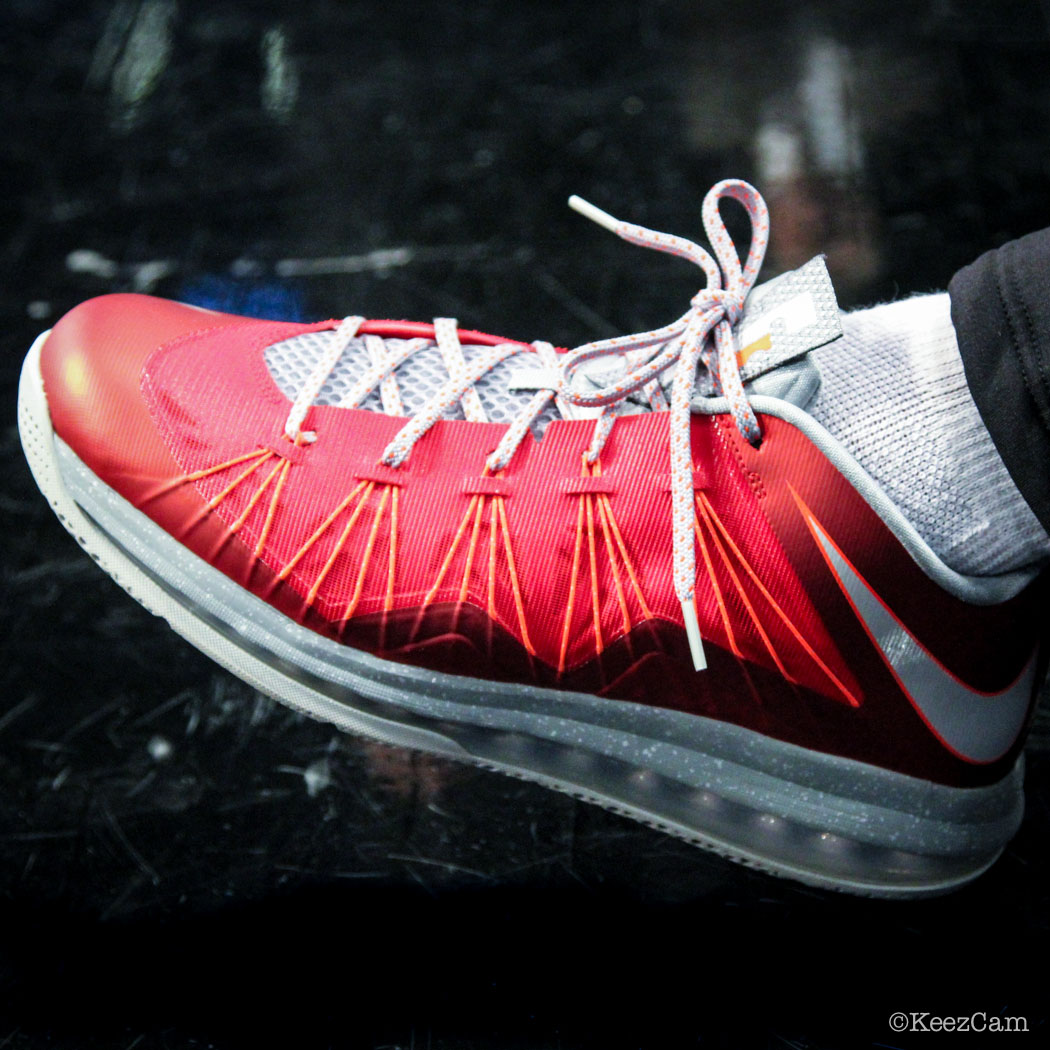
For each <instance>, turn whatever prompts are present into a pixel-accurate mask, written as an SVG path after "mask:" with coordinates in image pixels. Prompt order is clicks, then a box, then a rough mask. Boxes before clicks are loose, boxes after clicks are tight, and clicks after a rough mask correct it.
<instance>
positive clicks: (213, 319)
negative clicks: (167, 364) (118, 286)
mask: <svg viewBox="0 0 1050 1050" xmlns="http://www.w3.org/2000/svg"><path fill="white" fill-rule="evenodd" d="M234 320H236V319H235V318H233V317H231V316H230V315H226V314H220V313H215V312H213V311H210V310H201V309H200V308H198V307H194V306H188V305H186V304H183V303H175V302H169V301H167V300H163V299H154V298H152V297H150V296H146V295H134V294H114V295H105V296H100V297H99V298H96V299H90V300H88V301H87V302H85V303H82V304H81V305H79V306H77V307H75V308H74V309H73V310H71V311H70V312H69V313H67V314H66V315H65V316H64V317H63V318H62V319H61V320H60V321H59V322H58V323H57V324H56V325H55V327H54V328H53V329H52V330H51V332H50V334H49V335H48V337H47V339H46V341H45V342H44V345H43V347H42V349H41V355H40V369H41V375H42V378H43V382H44V391H45V394H46V396H47V403H48V411H49V413H50V415H51V422H52V425H53V427H54V429H55V433H56V434H57V435H58V436H59V437H60V438H61V439H62V440H63V441H65V442H66V444H67V445H69V446H70V447H71V448H72V449H73V451H74V452H75V453H76V454H77V455H78V456H79V457H80V459H81V460H82V461H83V462H84V463H85V464H86V465H87V466H88V467H90V469H91V470H92V471H94V473H95V474H97V475H98V476H99V477H101V478H102V479H103V480H104V481H106V482H107V483H108V484H110V485H111V486H113V487H114V488H116V489H117V490H118V491H120V492H121V494H122V495H124V496H125V497H127V498H129V499H131V500H132V502H137V499H136V495H137V494H138V490H140V489H142V488H143V487H148V486H150V485H154V484H156V483H157V482H158V481H160V480H163V479H165V478H168V477H171V476H172V474H173V473H175V472H176V471H177V470H178V468H177V467H176V465H175V463H174V461H173V460H172V458H171V455H170V453H169V452H168V450H167V448H166V447H165V445H164V442H163V441H162V440H161V438H160V435H159V434H158V433H157V431H156V428H155V426H154V424H153V420H152V419H151V417H150V413H149V410H148V408H147V405H146V402H145V400H144V398H143V396H142V391H141V382H142V373H143V369H144V367H145V364H146V361H147V360H148V358H149V356H150V354H151V353H152V352H153V351H154V350H156V349H157V348H158V347H159V346H162V345H164V344H165V343H168V342H170V341H171V340H172V339H176V338H179V337H180V336H183V335H186V334H188V333H190V332H193V331H197V330H200V329H203V328H210V327H216V326H221V325H223V324H225V323H229V322H231V321H234Z"/></svg>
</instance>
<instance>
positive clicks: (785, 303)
mask: <svg viewBox="0 0 1050 1050" xmlns="http://www.w3.org/2000/svg"><path fill="white" fill-rule="evenodd" d="M734 333H735V335H736V340H737V347H738V353H739V356H740V360H741V362H742V367H741V369H740V378H741V379H742V380H743V381H744V389H745V390H746V391H747V393H749V394H763V395H765V396H767V397H775V398H779V399H780V400H781V401H790V402H791V403H792V404H794V405H797V406H798V407H799V408H805V407H806V405H808V404H809V403H810V401H811V400H812V399H813V397H814V395H815V394H816V392H817V391H818V390H819V389H820V371H819V369H818V368H817V366H816V364H815V363H814V362H813V361H812V359H811V358H810V357H809V356H808V355H809V352H810V350H815V349H816V348H817V347H818V346H824V345H825V344H826V343H830V342H832V341H833V340H835V339H838V338H840V337H841V335H842V325H841V324H840V322H839V306H838V301H837V300H836V298H835V289H834V288H833V287H832V284H831V278H830V277H829V276H828V268H827V266H826V265H825V264H824V257H823V256H822V255H818V256H817V257H816V258H815V259H810V261H809V262H808V263H806V264H805V265H804V266H800V267H799V268H798V269H797V270H791V271H789V272H788V273H783V274H781V275H780V276H779V277H774V278H773V279H772V280H771V281H766V282H765V283H764V284H760V285H758V286H757V287H755V288H753V289H752V290H751V294H750V295H749V296H748V297H747V302H746V303H745V304H744V312H743V314H741V317H740V320H739V322H738V323H737V326H736V329H735V330H734ZM697 393H698V394H699V395H700V396H701V397H711V396H712V395H713V394H714V383H713V382H712V380H711V377H710V376H709V375H707V374H706V373H703V374H701V375H700V376H699V377H698V379H697Z"/></svg>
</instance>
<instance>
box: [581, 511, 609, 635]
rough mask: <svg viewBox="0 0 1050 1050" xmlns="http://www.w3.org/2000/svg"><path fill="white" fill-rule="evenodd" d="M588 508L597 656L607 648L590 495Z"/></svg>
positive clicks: (589, 551) (588, 548) (588, 545)
mask: <svg viewBox="0 0 1050 1050" xmlns="http://www.w3.org/2000/svg"><path fill="white" fill-rule="evenodd" d="M583 498H584V499H585V500H586V506H587V550H588V553H589V555H590V565H591V608H592V611H593V613H594V652H595V655H597V654H598V653H600V652H601V651H602V650H603V649H604V648H605V643H604V642H603V641H602V606H601V599H600V598H599V596H598V559H597V557H596V556H595V550H594V506H593V504H592V503H591V495H590V493H589V492H588V493H585V494H584V497H583Z"/></svg>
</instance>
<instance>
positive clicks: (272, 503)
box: [255, 460, 292, 558]
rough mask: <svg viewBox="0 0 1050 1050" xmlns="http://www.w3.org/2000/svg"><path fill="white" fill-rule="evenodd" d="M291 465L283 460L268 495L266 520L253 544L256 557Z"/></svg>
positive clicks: (261, 547)
mask: <svg viewBox="0 0 1050 1050" xmlns="http://www.w3.org/2000/svg"><path fill="white" fill-rule="evenodd" d="M291 467H292V464H291V463H290V462H289V461H288V460H285V461H284V466H283V467H282V468H281V476H280V477H279V478H278V479H277V484H276V485H274V487H273V495H272V496H271V497H270V508H269V510H267V512H266V520H265V521H264V522H263V527H262V532H260V533H259V542H258V543H256V545H255V557H256V558H258V557H260V556H261V555H262V552H263V547H265V546H266V537H267V536H269V535H270V527H271V526H272V525H273V519H274V516H275V515H276V514H277V501H278V500H279V499H280V498H281V489H283V488H284V483H285V481H287V480H288V471H289V470H291Z"/></svg>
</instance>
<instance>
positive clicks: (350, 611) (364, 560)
mask: <svg viewBox="0 0 1050 1050" xmlns="http://www.w3.org/2000/svg"><path fill="white" fill-rule="evenodd" d="M390 488H391V486H389V485H384V486H383V495H382V496H380V497H379V506H378V507H376V512H375V516H374V517H373V518H372V528H371V529H369V531H368V542H367V543H366V544H365V551H364V554H363V555H362V556H361V566H360V568H359V569H358V571H357V583H356V585H355V586H354V593H353V596H352V597H351V598H350V601H349V602H348V603H347V606H346V611H345V612H344V613H343V619H344V620H349V619H350V617H351V616H353V615H354V610H355V609H356V608H357V603H358V602H359V601H360V600H361V592H362V591H363V590H364V589H365V577H366V576H367V575H368V563H369V561H370V560H371V558H372V548H373V547H374V546H375V542H376V534H377V533H378V532H379V523H380V522H381V521H382V520H383V510H384V509H385V507H386V501H387V497H388V496H389V495H390ZM361 502H362V503H364V500H362V501H361Z"/></svg>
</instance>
